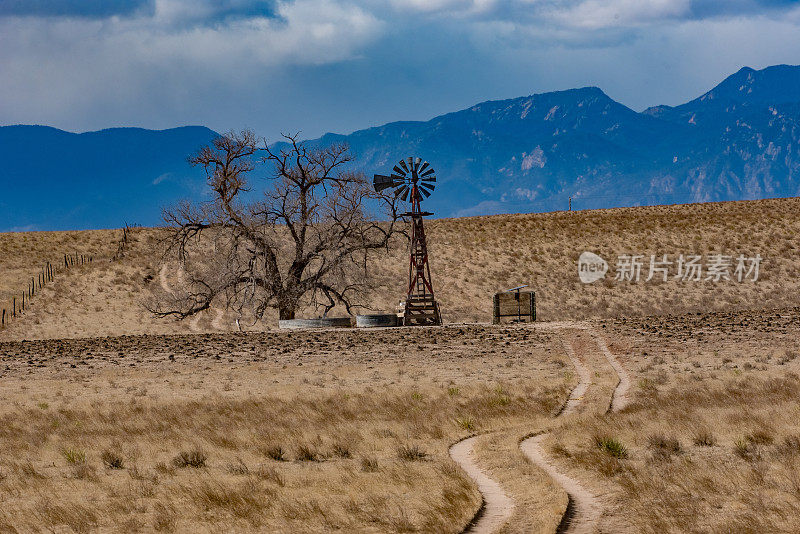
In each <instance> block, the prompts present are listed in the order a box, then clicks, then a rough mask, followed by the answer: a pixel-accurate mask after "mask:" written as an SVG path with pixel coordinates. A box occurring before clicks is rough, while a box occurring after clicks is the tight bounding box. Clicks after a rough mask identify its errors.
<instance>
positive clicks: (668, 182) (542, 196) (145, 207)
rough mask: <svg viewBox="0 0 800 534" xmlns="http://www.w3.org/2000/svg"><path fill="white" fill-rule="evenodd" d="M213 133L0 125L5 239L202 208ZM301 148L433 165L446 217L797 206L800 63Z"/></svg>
mask: <svg viewBox="0 0 800 534" xmlns="http://www.w3.org/2000/svg"><path fill="white" fill-rule="evenodd" d="M216 135H217V134H216V133H215V132H213V131H212V130H209V129H207V128H203V127H183V128H175V129H171V130H162V131H153V130H142V129H136V128H115V129H111V130H102V131H99V132H89V133H83V134H73V133H68V132H63V131H61V130H56V129H54V128H48V127H43V126H5V127H0V156H2V157H3V161H4V162H5V163H4V168H3V169H2V170H0V184H2V187H3V194H2V196H0V230H3V229H4V230H9V229H24V228H36V229H63V228H94V227H108V226H112V227H113V226H120V225H122V224H123V223H124V222H129V223H130V222H134V223H140V224H144V225H152V224H157V223H158V222H159V214H160V210H161V207H162V206H164V205H168V204H171V203H173V202H175V201H176V200H178V199H180V198H193V199H202V198H203V186H204V176H203V174H202V171H201V170H199V169H196V168H192V167H191V166H189V164H188V163H187V162H186V158H187V156H188V155H190V154H192V153H193V152H196V150H197V149H198V148H199V147H200V146H202V145H204V144H207V143H208V142H209V141H210V140H211V139H213V137H214V136H216ZM307 142H308V143H309V144H311V145H317V146H321V145H325V144H330V143H333V142H344V143H347V144H349V145H350V147H351V150H352V152H353V154H354V155H355V156H356V158H357V159H356V161H355V163H354V166H355V168H356V169H358V170H362V171H364V172H365V173H367V174H368V175H371V174H372V173H376V172H388V171H390V170H391V168H392V166H393V165H394V164H395V163H396V162H397V161H398V160H399V159H401V158H403V157H407V156H410V155H414V156H419V157H421V158H423V159H425V160H428V161H429V162H430V163H431V165H432V166H433V167H434V168H435V169H436V171H437V176H438V182H437V184H438V187H437V189H436V191H435V192H434V194H433V195H432V196H431V197H430V199H428V200H426V204H425V207H426V209H428V210H431V211H434V212H435V213H436V216H441V217H447V216H465V215H483V214H492V213H501V212H531V211H552V210H559V209H566V208H567V206H568V202H569V198H570V197H571V198H572V205H573V207H574V208H575V209H587V208H601V207H613V206H622V205H640V204H655V203H683V202H705V201H720V200H741V199H751V198H763V197H783V196H797V195H800V66H789V65H777V66H773V67H767V68H765V69H763V70H753V69H751V68H747V67H745V68H743V69H741V70H739V71H738V72H736V73H735V74H732V75H731V76H729V77H728V78H726V79H725V80H724V81H723V82H722V83H720V84H719V85H718V86H716V87H715V88H713V89H712V90H710V91H709V92H707V93H705V94H704V95H702V96H700V97H698V98H696V99H694V100H692V101H690V102H687V103H685V104H682V105H680V106H675V107H670V106H655V107H651V108H648V109H646V110H644V111H642V112H636V111H634V110H632V109H630V108H628V107H626V106H624V105H622V104H620V103H618V102H615V101H614V100H612V99H611V98H609V97H608V96H607V95H606V94H605V93H603V91H602V90H600V89H598V88H596V87H585V88H580V89H570V90H566V91H557V92H551V93H544V94H537V95H532V96H526V97H521V98H515V99H510V100H500V101H489V102H483V103H480V104H477V105H475V106H473V107H471V108H469V109H465V110H462V111H458V112H455V113H449V114H446V115H442V116H439V117H435V118H433V119H431V120H429V121H424V122H422V121H415V122H410V121H406V122H394V123H390V124H386V125H383V126H379V127H375V128H369V129H365V130H359V131H356V132H354V133H352V134H349V135H339V134H326V135H324V136H322V137H321V138H318V139H313V140H309V141H307ZM262 171H263V170H262V169H259V170H258V172H262Z"/></svg>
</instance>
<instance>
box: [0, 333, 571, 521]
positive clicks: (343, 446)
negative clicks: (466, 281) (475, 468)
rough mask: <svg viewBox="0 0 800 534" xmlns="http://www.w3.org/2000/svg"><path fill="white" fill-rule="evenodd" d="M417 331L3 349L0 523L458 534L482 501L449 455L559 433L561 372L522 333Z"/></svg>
mask: <svg viewBox="0 0 800 534" xmlns="http://www.w3.org/2000/svg"><path fill="white" fill-rule="evenodd" d="M416 333H417V335H415V336H410V335H408V334H409V332H408V331H405V330H400V329H397V330H385V331H376V332H370V333H365V332H357V331H351V332H310V333H302V332H297V333H280V334H277V333H276V334H253V335H240V336H236V337H232V336H230V335H217V336H208V337H206V336H167V337H143V338H135V337H133V338H117V339H96V340H82V341H78V340H74V341H70V340H64V341H52V342H49V341H43V342H25V343H5V344H0V354H2V355H4V356H5V355H10V354H16V355H17V357H16V358H14V359H13V361H12V360H8V361H9V362H10V365H9V367H8V369H7V370H6V369H5V367H2V368H0V369H1V370H0V373H2V375H3V381H2V383H1V384H0V401H2V406H3V408H2V410H0V450H3V451H4V454H3V455H2V456H0V473H3V474H5V475H6V478H5V479H3V480H2V481H0V492H2V495H3V502H4V505H5V506H4V507H3V510H4V513H5V514H6V515H5V516H0V517H3V520H4V521H6V522H7V523H8V524H10V525H13V526H14V527H15V528H17V529H18V530H26V529H27V530H31V529H35V528H38V527H39V526H41V525H44V526H46V527H47V528H52V529H54V530H59V529H65V528H66V529H72V530H76V531H78V530H82V531H87V530H95V529H99V530H115V531H126V532H127V531H131V530H137V529H138V530H150V529H154V530H158V531H166V532H169V531H175V532H184V531H195V530H201V531H205V530H209V529H210V530H216V531H219V530H238V531H298V530H299V531H320V530H343V531H367V532H386V531H394V532H414V531H424V532H457V531H459V530H460V526H462V525H464V524H466V522H467V521H468V520H469V519H470V518H471V517H472V515H473V514H474V512H475V510H476V509H477V506H478V502H479V498H478V494H477V492H476V489H475V488H474V486H473V485H472V484H471V483H470V482H469V480H468V479H466V478H465V476H464V474H463V473H462V472H461V470H460V469H458V468H457V467H456V466H455V464H453V463H452V461H451V460H450V459H449V456H448V453H447V451H448V447H449V445H450V444H451V443H452V442H453V441H455V440H456V439H458V438H459V437H463V436H464V435H465V434H466V432H467V431H465V429H464V428H463V425H461V424H458V423H456V420H457V419H464V418H468V419H469V420H471V421H472V425H474V427H475V428H477V429H478V430H481V431H491V430H493V429H494V428H501V427H505V426H507V425H520V424H522V423H523V422H525V421H532V420H536V419H538V418H547V417H549V415H550V414H552V413H553V411H554V409H555V407H556V406H558V405H560V404H561V403H563V402H564V399H565V397H566V393H567V391H568V383H567V381H566V379H565V375H564V368H565V365H566V363H565V356H564V354H563V353H562V351H561V350H560V345H559V344H558V343H557V339H556V338H555V337H553V336H551V335H549V334H539V333H536V332H534V331H532V330H530V329H524V328H513V327H502V328H489V327H447V328H440V329H419V330H417V331H416ZM506 342H508V344H506ZM220 354H224V355H225V357H224V358H219V359H218V358H217V356H219V355H220ZM170 355H173V356H174V358H173V359H170V358H169V356H170ZM229 360H230V361H229ZM81 361H83V362H85V364H79V365H76V366H75V367H74V368H73V367H71V362H81ZM29 362H30V363H29ZM131 364H132V366H131ZM90 366H91V368H90ZM30 371H34V372H33V373H31V372H30ZM129 384H130V385H129ZM134 385H135V387H131V386H134ZM226 385H227V386H228V387H226ZM22 388H24V389H22ZM141 389H144V390H145V391H146V393H145V394H143V395H141V394H140V393H139V391H140V390H141ZM454 390H457V391H458V394H457V395H456V394H453V391H454ZM44 405H46V407H45V408H43V407H42V406H44ZM67 488H69V490H68V491H67ZM44 503H52V504H47V505H45V504H44ZM84 512H86V513H84Z"/></svg>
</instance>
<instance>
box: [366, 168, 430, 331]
mask: <svg viewBox="0 0 800 534" xmlns="http://www.w3.org/2000/svg"><path fill="white" fill-rule="evenodd" d="M373 184H374V185H375V191H377V192H379V193H380V192H381V191H383V190H385V189H388V188H390V187H391V188H393V189H394V192H395V196H396V197H397V198H399V199H400V200H402V201H403V202H411V211H410V212H408V213H403V214H402V215H403V216H407V217H411V248H410V260H409V264H408V295H407V297H406V306H405V311H404V312H403V324H404V325H406V326H410V325H440V324H442V316H441V314H440V313H439V304H438V303H437V302H436V298H435V297H434V295H433V284H432V283H431V270H430V266H429V265H428V246H427V244H426V243H425V229H424V228H423V226H422V218H423V217H424V216H426V215H433V213H430V212H426V211H422V209H421V207H420V203H421V202H422V201H423V197H424V198H428V197H429V196H431V193H432V192H433V190H434V189H436V172H435V171H434V170H433V167H431V166H430V164H429V163H428V162H427V161H425V162H423V161H422V160H421V159H420V158H414V157H408V158H406V159H401V160H400V162H399V163H398V164H397V165H395V166H394V168H392V174H391V175H389V176H384V175H381V174H376V175H375V179H374V182H373Z"/></svg>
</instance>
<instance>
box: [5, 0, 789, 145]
mask: <svg viewBox="0 0 800 534" xmlns="http://www.w3.org/2000/svg"><path fill="white" fill-rule="evenodd" d="M799 26H800V8H798V7H797V3H796V2H787V1H779V0H727V1H725V2H719V1H712V0H218V1H216V0H148V1H145V0H127V1H100V0H83V1H80V2H79V1H77V0H74V1H67V0H53V1H50V2H45V1H44V0H30V1H24V2H23V1H22V0H0V72H3V83H2V84H0V124H2V123H5V124H9V123H42V124H49V125H53V126H57V127H61V128H65V129H68V130H73V131H76V130H78V131H80V130H88V129H99V128H104V127H109V126H128V125H136V126H142V127H148V128H165V127H171V126H176V125H181V124H204V125H207V126H209V127H211V128H213V129H214V130H216V131H226V130H229V129H231V128H241V127H245V126H247V127H252V128H254V129H255V130H257V131H258V132H259V133H260V134H263V135H267V136H268V137H271V138H275V137H276V135H277V134H278V133H279V132H280V131H292V132H294V131H297V130H301V131H302V132H303V135H304V136H316V135H319V134H322V133H324V132H325V131H336V132H347V131H349V130H353V129H356V128H361V127H366V126H370V125H377V124H382V123H384V122H389V121H391V120H401V119H428V118H430V117H432V116H434V115H437V114H440V113H443V112H447V111H455V110H458V109H462V108H466V107H469V106H470V105H473V104H475V103H476V102H480V101H483V100H487V99H498V98H510V97H516V96H521V95H527V94H531V93H536V92H544V91H549V90H556V89H566V88H570V87H577V86H586V85H597V86H600V87H602V88H603V89H604V90H605V91H606V92H607V93H608V94H609V95H610V96H611V97H612V98H615V99H617V100H620V101H621V102H623V103H625V104H627V105H629V106H632V107H634V108H643V107H646V106H648V105H652V104H658V103H667V104H675V103H680V102H681V101H685V100H688V99H689V98H693V97H695V96H697V95H698V94H702V93H703V92H705V91H706V90H708V89H710V88H711V87H712V86H713V85H714V84H715V83H717V82H718V81H720V80H721V79H722V78H724V77H725V76H726V75H727V74H730V73H731V72H734V71H736V70H738V68H740V67H741V66H743V65H750V66H753V67H757V68H758V67H763V66H766V65H768V64H772V63H796V62H797V57H800V41H798V40H797V39H796V35H797V31H798V29H799V28H798V27H799Z"/></svg>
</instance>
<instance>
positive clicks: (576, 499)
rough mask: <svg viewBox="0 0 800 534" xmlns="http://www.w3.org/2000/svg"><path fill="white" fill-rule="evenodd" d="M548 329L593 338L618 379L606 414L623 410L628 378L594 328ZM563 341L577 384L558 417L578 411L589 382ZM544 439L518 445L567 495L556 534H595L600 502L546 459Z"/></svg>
mask: <svg viewBox="0 0 800 534" xmlns="http://www.w3.org/2000/svg"><path fill="white" fill-rule="evenodd" d="M551 328H554V329H564V328H572V329H576V330H583V331H586V332H588V333H589V334H590V335H591V336H592V338H593V339H594V341H595V343H596V344H597V347H598V349H599V350H600V352H601V353H602V354H603V356H604V358H605V359H606V360H608V363H609V364H610V365H611V367H612V368H613V369H614V372H615V373H616V374H617V377H618V381H617V384H616V386H615V387H614V391H613V393H612V396H611V403H610V406H609V408H608V411H617V410H620V409H622V408H623V407H624V406H625V405H626V404H627V403H628V390H629V388H630V376H629V375H628V372H627V371H626V370H625V368H624V367H623V366H622V364H621V363H620V362H619V360H617V358H616V357H615V356H614V355H613V354H612V353H611V351H610V350H609V348H608V345H607V344H606V342H605V340H604V339H603V337H602V336H601V335H600V334H599V333H598V332H597V331H596V330H595V329H594V328H592V327H591V326H589V325H586V324H582V323H563V324H557V325H551ZM562 341H563V343H564V347H565V349H566V350H567V355H568V356H569V358H570V360H571V361H572V363H573V365H575V369H576V371H577V372H578V376H579V379H580V382H579V384H578V386H576V387H575V389H574V390H573V393H572V394H571V395H570V399H569V400H568V401H567V404H566V405H565V407H564V409H563V410H562V412H561V413H560V414H559V417H564V416H567V415H569V414H570V413H573V412H574V411H575V410H576V409H577V407H578V406H579V405H580V402H581V400H582V398H583V395H584V394H585V392H586V391H587V390H588V387H589V381H590V380H591V374H590V371H589V370H588V369H587V368H586V367H585V366H583V364H582V362H580V359H579V358H578V357H577V355H576V354H575V352H574V349H573V348H572V346H571V344H570V343H569V342H568V341H567V340H565V339H562ZM581 386H584V387H583V390H582V392H581V393H580V395H578V394H576V392H577V391H578V390H579V388H580V387H581ZM546 436H547V433H541V434H537V435H534V436H532V437H529V438H527V439H525V440H523V441H522V442H521V443H520V449H521V450H522V452H523V454H525V456H526V457H527V458H528V459H529V460H531V462H533V463H534V464H535V465H537V466H539V467H540V468H541V469H542V470H543V471H544V472H546V473H547V474H548V475H549V476H550V478H552V479H553V480H554V481H555V482H556V484H558V485H559V486H561V487H562V488H563V489H564V491H565V492H566V493H567V498H568V502H567V508H566V510H565V511H564V515H563V516H562V517H561V521H560V522H559V525H558V528H557V529H556V532H558V533H564V532H569V533H572V534H583V533H588V532H594V531H595V530H596V526H597V521H598V519H599V518H600V514H601V513H602V509H603V507H602V505H601V502H600V500H599V499H598V498H597V496H595V495H594V494H593V493H592V492H591V491H589V490H588V489H587V488H585V487H584V486H582V485H581V484H580V482H578V481H577V480H575V479H574V478H571V477H570V476H568V475H567V474H566V473H564V472H563V471H561V470H559V468H558V467H557V466H556V465H555V464H553V463H552V462H551V461H550V460H549V459H548V458H547V455H546V454H545V452H544V447H543V441H544V439H545V437H546Z"/></svg>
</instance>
